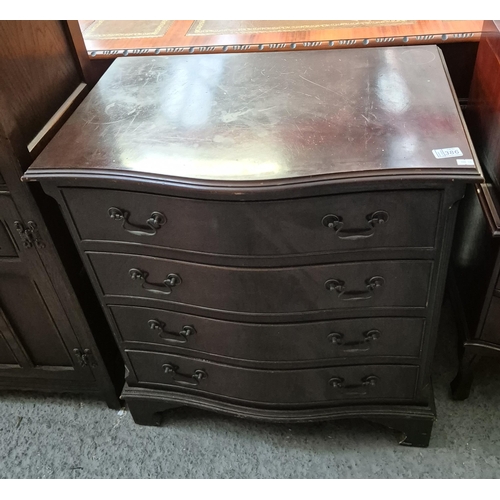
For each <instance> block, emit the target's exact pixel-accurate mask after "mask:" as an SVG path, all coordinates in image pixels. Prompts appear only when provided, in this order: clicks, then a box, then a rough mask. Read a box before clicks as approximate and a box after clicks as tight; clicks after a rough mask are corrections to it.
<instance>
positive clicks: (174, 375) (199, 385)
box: [126, 351, 418, 404]
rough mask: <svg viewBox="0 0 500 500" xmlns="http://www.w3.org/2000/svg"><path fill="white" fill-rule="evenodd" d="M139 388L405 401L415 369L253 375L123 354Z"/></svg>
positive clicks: (282, 398) (276, 398)
mask: <svg viewBox="0 0 500 500" xmlns="http://www.w3.org/2000/svg"><path fill="white" fill-rule="evenodd" d="M126 352H127V354H128V356H129V359H130V362H131V364H132V366H133V369H134V371H135V373H136V375H137V379H138V381H139V383H141V384H159V385H162V386H169V387H176V388H180V389H182V388H189V389H194V390H199V391H202V392H204V393H207V394H213V395H217V396H225V397H228V398H234V399H241V400H245V401H251V402H256V403H272V404H304V403H320V402H327V401H339V402H341V401H351V400H366V401H368V400H370V401H376V400H411V399H412V398H413V396H414V391H415V385H416V381H417V375H418V367H416V366H405V365H364V366H341V367H330V368H313V369H302V370H254V369H249V368H240V367H235V366H229V365H223V364H219V363H211V362H209V361H205V360H200V359H193V358H186V357H183V356H175V355H170V354H159V353H151V352H144V351H126Z"/></svg>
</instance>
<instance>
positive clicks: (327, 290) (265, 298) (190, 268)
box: [88, 252, 432, 313]
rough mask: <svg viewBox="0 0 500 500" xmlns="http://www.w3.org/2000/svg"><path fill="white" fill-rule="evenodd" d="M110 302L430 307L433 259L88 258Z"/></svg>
mask: <svg viewBox="0 0 500 500" xmlns="http://www.w3.org/2000/svg"><path fill="white" fill-rule="evenodd" d="M88 255H89V257H90V260H91V262H92V265H93V267H94V269H95V271H96V274H97V276H98V278H99V282H100V284H101V286H102V289H103V292H104V294H105V295H106V296H117V295H122V296H129V297H145V298H149V299H156V300H162V301H169V302H177V303H181V304H188V305H193V306H198V307H204V308H209V309H219V310H226V311H236V312H250V313H287V312H290V313H292V312H300V311H316V310H322V309H338V308H365V307H421V308H424V307H425V306H426V305H427V297H428V293H429V283H430V276H431V271H432V262H431V261H409V260H408V261H406V260H403V261H372V262H357V263H349V264H328V265H324V266H304V267H290V268H286V267H285V268H279V269H256V268H253V269H246V268H244V269H242V268H234V267H229V268H228V267H219V266H206V265H202V264H193V263H190V262H180V261H176V260H169V259H158V258H154V257H141V256H139V255H128V254H108V253H99V252H89V254H88Z"/></svg>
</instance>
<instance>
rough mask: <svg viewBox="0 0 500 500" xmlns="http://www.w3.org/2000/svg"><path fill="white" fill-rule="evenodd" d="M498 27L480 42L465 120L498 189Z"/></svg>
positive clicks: (499, 65)
mask: <svg viewBox="0 0 500 500" xmlns="http://www.w3.org/2000/svg"><path fill="white" fill-rule="evenodd" d="M499 88H500V30H497V29H495V31H491V32H488V33H486V34H485V35H484V36H483V37H482V39H481V42H480V44H479V49H478V53H477V60H476V65H475V69H474V76H473V79H472V86H471V91H470V99H469V106H468V108H467V115H466V117H467V122H468V124H469V127H470V130H471V134H472V138H473V140H474V144H475V147H476V149H477V154H478V156H479V158H480V160H481V163H482V165H483V167H484V168H485V170H486V172H487V173H488V175H489V176H490V179H491V180H492V181H493V183H494V185H495V187H496V189H497V192H500V170H499V169H500V167H499V165H500V91H499Z"/></svg>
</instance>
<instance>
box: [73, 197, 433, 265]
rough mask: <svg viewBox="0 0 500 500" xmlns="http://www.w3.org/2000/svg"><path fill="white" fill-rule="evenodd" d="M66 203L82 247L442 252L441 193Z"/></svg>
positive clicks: (242, 252) (215, 251)
mask: <svg viewBox="0 0 500 500" xmlns="http://www.w3.org/2000/svg"><path fill="white" fill-rule="evenodd" d="M64 197H65V198H66V200H67V203H68V206H69V209H70V210H71V214H72V217H73V219H74V220H75V224H76V226H77V228H78V232H79V235H80V238H81V239H82V240H91V241H92V240H94V241H123V242H132V243H140V244H144V245H148V246H162V247H169V248H174V249H181V250H188V251H192V252H201V253H212V254H227V255H244V256H258V255H259V256H264V255H286V254H305V253H317V252H332V251H333V252H339V251H346V250H356V249H382V248H397V247H400V248H434V246H435V237H436V224H437V218H436V216H437V214H438V212H439V204H440V199H441V193H440V192H439V191H427V190H415V191H380V192H369V193H352V194H346V195H335V196H321V197H317V198H304V199H298V200H286V201H269V202H241V201H240V202H217V201H204V200H190V199H184V198H174V197H169V196H156V195H151V194H141V193H134V192H126V191H115V190H107V189H99V190H96V189H66V190H65V191H64ZM187 227H189V231H186V228H187Z"/></svg>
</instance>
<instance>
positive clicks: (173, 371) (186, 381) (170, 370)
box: [163, 363, 208, 387]
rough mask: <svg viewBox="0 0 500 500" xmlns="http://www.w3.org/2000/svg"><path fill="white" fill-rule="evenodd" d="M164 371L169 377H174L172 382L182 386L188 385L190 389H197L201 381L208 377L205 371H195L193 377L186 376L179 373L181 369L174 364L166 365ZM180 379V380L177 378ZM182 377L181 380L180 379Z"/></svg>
mask: <svg viewBox="0 0 500 500" xmlns="http://www.w3.org/2000/svg"><path fill="white" fill-rule="evenodd" d="M163 369H164V370H165V373H166V374H167V375H172V380H173V381H174V382H177V383H178V384H180V385H186V386H189V387H196V386H197V385H199V383H200V381H201V380H203V379H204V378H207V377H208V374H207V372H206V371H205V370H195V371H194V373H193V374H192V375H185V374H183V373H179V371H178V370H179V367H178V366H175V365H173V364H172V363H165V364H164V365H163ZM176 377H178V378H176ZM179 377H180V378H179Z"/></svg>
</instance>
